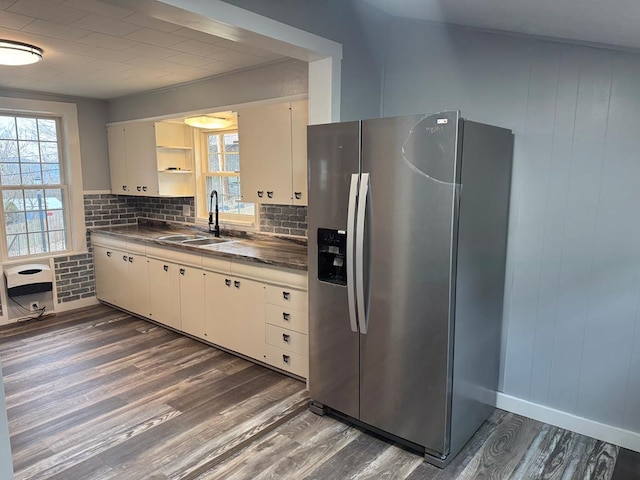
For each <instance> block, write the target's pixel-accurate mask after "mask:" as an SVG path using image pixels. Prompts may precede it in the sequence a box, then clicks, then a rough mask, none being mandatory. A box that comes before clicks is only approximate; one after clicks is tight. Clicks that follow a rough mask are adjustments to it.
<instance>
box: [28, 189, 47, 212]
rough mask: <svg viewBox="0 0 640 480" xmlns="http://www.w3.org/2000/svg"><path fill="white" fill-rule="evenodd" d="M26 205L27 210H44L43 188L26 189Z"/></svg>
mask: <svg viewBox="0 0 640 480" xmlns="http://www.w3.org/2000/svg"><path fill="white" fill-rule="evenodd" d="M24 206H25V210H26V211H27V212H29V211H36V210H44V192H43V191H42V190H25V191H24Z"/></svg>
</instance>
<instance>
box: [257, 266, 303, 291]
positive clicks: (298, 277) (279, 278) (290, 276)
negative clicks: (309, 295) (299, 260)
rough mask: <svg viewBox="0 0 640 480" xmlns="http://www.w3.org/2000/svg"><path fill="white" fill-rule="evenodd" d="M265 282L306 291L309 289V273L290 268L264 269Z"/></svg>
mask: <svg viewBox="0 0 640 480" xmlns="http://www.w3.org/2000/svg"><path fill="white" fill-rule="evenodd" d="M263 270H264V274H263V275H264V277H263V278H264V280H265V281H266V282H269V283H276V284H278V285H288V286H292V287H296V288H300V289H303V290H305V289H306V288H307V272H305V271H300V270H292V269H290V268H280V267H273V266H269V267H264V269H263Z"/></svg>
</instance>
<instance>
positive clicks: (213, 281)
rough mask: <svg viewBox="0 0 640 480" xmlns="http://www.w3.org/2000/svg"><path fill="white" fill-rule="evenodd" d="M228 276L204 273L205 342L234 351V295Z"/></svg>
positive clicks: (231, 281)
mask: <svg viewBox="0 0 640 480" xmlns="http://www.w3.org/2000/svg"><path fill="white" fill-rule="evenodd" d="M232 288H233V279H232V277H231V276H230V275H223V274H220V273H213V272H206V275H205V297H204V298H205V316H206V334H207V340H209V341H210V342H212V343H215V344H216V345H220V346H221V347H225V348H228V349H231V350H235V338H234V337H235V329H236V325H235V321H234V318H235V305H234V301H235V299H234V298H233V297H235V295H232V294H233V291H232Z"/></svg>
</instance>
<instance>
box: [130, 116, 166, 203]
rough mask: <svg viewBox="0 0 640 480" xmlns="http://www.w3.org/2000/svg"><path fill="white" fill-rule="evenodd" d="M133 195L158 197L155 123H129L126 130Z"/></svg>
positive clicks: (131, 192) (131, 191)
mask: <svg viewBox="0 0 640 480" xmlns="http://www.w3.org/2000/svg"><path fill="white" fill-rule="evenodd" d="M124 133H125V149H126V154H127V171H128V173H129V175H130V178H131V180H130V184H131V187H130V188H129V190H130V194H131V195H140V196H154V195H158V166H157V162H156V135H155V128H154V125H153V122H133V123H127V124H126V125H125V129H124Z"/></svg>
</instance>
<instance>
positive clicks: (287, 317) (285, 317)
mask: <svg viewBox="0 0 640 480" xmlns="http://www.w3.org/2000/svg"><path fill="white" fill-rule="evenodd" d="M282 319H283V320H284V321H285V322H288V321H290V320H291V314H290V313H287V312H282Z"/></svg>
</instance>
